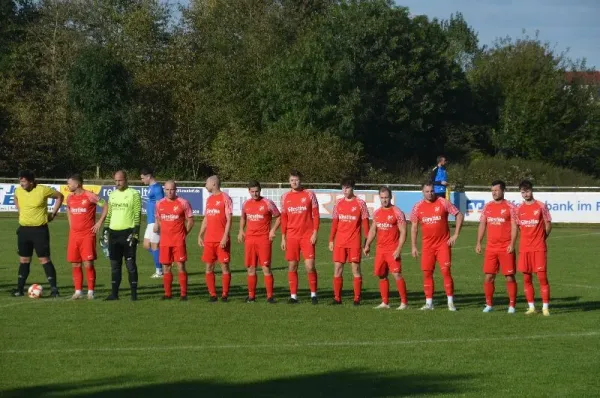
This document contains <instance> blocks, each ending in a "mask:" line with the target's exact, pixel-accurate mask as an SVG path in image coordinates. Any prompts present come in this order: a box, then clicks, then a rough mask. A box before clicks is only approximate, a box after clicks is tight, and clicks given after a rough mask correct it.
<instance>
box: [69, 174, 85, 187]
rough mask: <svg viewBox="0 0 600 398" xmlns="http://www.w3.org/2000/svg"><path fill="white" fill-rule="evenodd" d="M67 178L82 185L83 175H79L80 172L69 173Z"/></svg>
mask: <svg viewBox="0 0 600 398" xmlns="http://www.w3.org/2000/svg"><path fill="white" fill-rule="evenodd" d="M69 180H73V181H77V182H78V183H79V185H83V177H82V176H81V174H77V173H76V174H71V176H70V177H69Z"/></svg>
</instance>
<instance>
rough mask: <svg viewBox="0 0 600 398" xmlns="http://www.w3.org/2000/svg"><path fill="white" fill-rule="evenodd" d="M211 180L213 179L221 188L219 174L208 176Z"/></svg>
mask: <svg viewBox="0 0 600 398" xmlns="http://www.w3.org/2000/svg"><path fill="white" fill-rule="evenodd" d="M208 179H209V180H211V181H212V182H214V183H215V185H216V186H217V188H221V179H220V178H219V176H218V175H216V174H215V175H212V176H210V177H208Z"/></svg>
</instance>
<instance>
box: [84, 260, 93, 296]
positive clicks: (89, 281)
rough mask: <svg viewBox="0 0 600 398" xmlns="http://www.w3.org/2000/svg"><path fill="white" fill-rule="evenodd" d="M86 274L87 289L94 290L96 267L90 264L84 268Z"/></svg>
mask: <svg viewBox="0 0 600 398" xmlns="http://www.w3.org/2000/svg"><path fill="white" fill-rule="evenodd" d="M85 272H86V275H87V286H88V290H94V287H95V286H96V268H94V266H93V265H90V266H89V267H87V268H86V270H85Z"/></svg>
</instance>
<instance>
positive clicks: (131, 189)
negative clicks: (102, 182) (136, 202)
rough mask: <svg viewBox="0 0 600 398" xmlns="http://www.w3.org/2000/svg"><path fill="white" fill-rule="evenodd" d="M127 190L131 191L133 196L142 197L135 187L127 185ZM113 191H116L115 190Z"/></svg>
mask: <svg viewBox="0 0 600 398" xmlns="http://www.w3.org/2000/svg"><path fill="white" fill-rule="evenodd" d="M127 191H128V192H129V193H131V194H132V195H133V196H134V197H135V196H139V197H140V198H141V197H142V195H141V194H140V191H138V190H137V189H133V188H131V187H129V188H127ZM113 192H116V190H115V191H113Z"/></svg>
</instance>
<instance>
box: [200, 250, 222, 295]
mask: <svg viewBox="0 0 600 398" xmlns="http://www.w3.org/2000/svg"><path fill="white" fill-rule="evenodd" d="M217 246H218V244H216V243H212V242H211V243H204V250H203V252H202V261H203V262H204V263H205V264H206V268H205V273H204V281H205V282H206V288H207V289H208V296H209V300H210V301H211V302H215V301H217V288H216V286H215V262H216V261H217V260H218V256H217Z"/></svg>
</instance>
